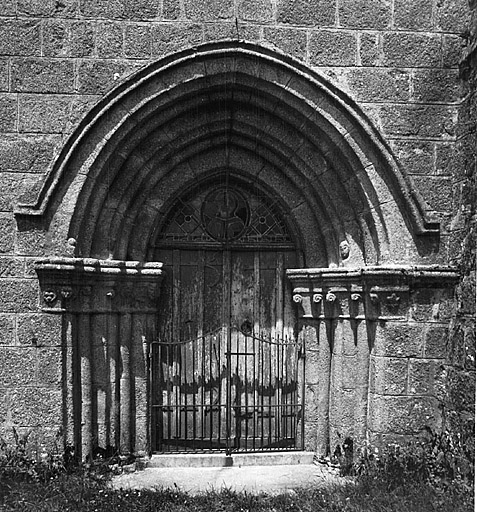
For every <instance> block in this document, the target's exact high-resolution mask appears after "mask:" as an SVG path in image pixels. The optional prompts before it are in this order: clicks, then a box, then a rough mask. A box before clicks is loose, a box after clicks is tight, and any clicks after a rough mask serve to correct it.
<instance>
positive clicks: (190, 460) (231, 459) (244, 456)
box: [146, 451, 314, 468]
mask: <svg viewBox="0 0 477 512" xmlns="http://www.w3.org/2000/svg"><path fill="white" fill-rule="evenodd" d="M313 455H314V453H313V452H304V451H300V452H299V451H296V452H270V453H235V454H233V455H230V456H228V455H225V454H224V453H190V454H189V453H177V454H170V453H167V454H162V453H161V454H156V455H153V456H152V457H151V459H150V460H149V461H148V462H147V463H146V467H148V468H217V467H231V466H235V467H241V466H279V465H280V466H283V465H287V466H290V465H296V464H312V463H313Z"/></svg>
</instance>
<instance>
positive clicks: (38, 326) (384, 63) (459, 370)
mask: <svg viewBox="0 0 477 512" xmlns="http://www.w3.org/2000/svg"><path fill="white" fill-rule="evenodd" d="M0 11H1V12H0V181H1V191H0V255H1V258H0V360H1V361H5V365H4V366H3V367H2V368H3V370H2V376H1V377H0V388H1V389H3V390H4V389H8V392H7V393H6V394H5V399H4V401H3V402H2V404H3V405H2V406H1V407H0V415H1V416H0V419H1V418H3V421H2V425H0V430H1V429H6V428H8V427H10V426H12V425H15V426H21V427H25V428H28V427H32V428H35V426H36V425H37V424H44V425H47V426H48V427H49V428H51V430H52V431H54V430H55V429H57V428H59V427H60V426H61V421H62V420H61V412H60V406H59V404H61V401H62V397H61V393H62V392H61V383H60V380H61V379H60V378H61V375H60V373H59V369H58V368H59V366H60V363H59V358H60V351H59V348H58V347H56V348H55V346H56V344H57V341H55V340H57V339H58V336H61V333H59V331H61V325H60V320H59V316H55V315H48V314H45V313H42V312H41V311H40V307H39V304H40V299H39V288H38V284H37V281H36V274H35V273H34V270H33V266H34V263H33V262H34V261H35V259H37V258H41V257H42V256H45V255H47V254H48V251H49V247H50V246H51V245H52V242H51V239H49V238H48V237H47V235H46V234H45V231H44V229H43V227H42V226H30V225H28V224H22V222H21V221H20V222H17V220H16V219H15V217H14V215H13V210H14V208H15V205H16V203H17V202H18V200H19V198H20V197H23V200H24V201H26V200H32V199H33V198H34V197H35V194H36V191H37V190H38V188H39V187H40V185H41V183H42V179H43V177H44V176H45V175H46V172H47V170H48V169H49V167H50V166H51V164H52V162H53V160H54V158H55V156H57V155H58V153H59V151H60V149H61V147H62V146H63V144H64V143H65V142H66V140H67V138H68V136H70V135H71V134H72V133H73V132H74V130H75V128H76V127H77V126H78V125H79V123H80V122H81V121H82V120H83V119H84V117H85V116H86V114H87V113H88V112H89V111H90V109H91V108H92V107H93V105H94V104H95V103H97V102H98V101H99V100H100V99H101V98H103V97H104V96H105V95H106V94H107V93H108V92H110V91H112V90H113V89H114V88H115V87H116V86H117V85H120V84H121V83H123V82H124V81H125V80H126V79H127V78H128V77H130V76H131V74H133V73H134V72H136V71H138V70H140V69H141V68H143V67H145V66H146V65H148V64H150V63H152V62H154V61H156V60H157V59H159V58H162V57H164V56H166V55H169V54H171V53H173V52H178V51H181V50H184V49H187V48H191V47H196V46H198V45H200V44H202V43H205V42H210V41H217V40H222V39H231V40H247V41H253V42H257V43H258V44H260V45H263V46H264V47H267V48H273V49H276V50H278V51H279V52H283V53H285V54H287V55H290V56H292V57H294V58H296V59H298V60H299V61H301V62H302V63H304V64H306V65H307V66H309V67H310V68H312V69H313V70H315V71H317V72H318V73H320V74H322V75H324V76H326V77H327V78H328V79H329V80H330V81H331V82H332V83H333V84H335V85H336V86H337V87H338V88H340V89H341V90H343V91H344V92H345V93H347V94H349V96H350V98H351V99H352V100H353V101H355V102H356V103H357V104H358V105H359V106H360V108H362V109H363V110H364V111H365V112H366V113H367V114H368V116H369V117H370V118H371V119H372V120H373V122H374V123H375V125H376V127H377V129H378V130H380V131H381V133H382V134H383V136H384V137H385V139H386V143H387V144H390V145H391V146H392V148H393V151H394V154H395V155H396V157H397V159H398V161H399V163H400V165H401V166H402V168H403V169H404V170H405V172H406V174H407V175H409V176H410V177H411V179H412V180H413V187H414V189H415V190H418V191H419V193H420V194H421V195H422V197H423V198H424V200H425V204H426V209H427V211H428V213H429V214H431V213H435V214H438V215H440V216H441V218H448V222H447V224H445V223H443V235H444V236H442V238H441V241H440V247H439V249H438V250H436V255H435V258H434V259H432V257H431V258H430V259H431V262H432V263H437V262H443V263H446V264H447V263H454V264H456V265H459V266H460V268H461V272H462V279H461V284H460V285H459V293H460V295H459V297H460V299H459V301H458V303H456V302H453V300H452V297H446V296H445V294H444V295H443V296H439V297H437V296H436V295H433V296H431V295H432V294H431V293H430V294H429V296H425V292H422V293H421V296H420V297H419V300H418V301H416V303H418V304H417V305H416V307H415V309H414V310H413V313H412V315H413V316H412V317H407V316H406V317H403V319H402V321H399V320H397V319H394V320H390V321H388V322H387V325H386V326H383V325H377V327H376V338H375V345H374V348H373V350H374V356H373V358H372V359H371V361H370V364H371V366H372V367H373V368H374V369H375V370H376V373H375V378H374V380H373V381H372V393H373V394H375V395H376V400H375V402H374V404H375V405H374V406H373V407H371V411H370V422H371V430H372V432H373V436H374V438H375V439H388V438H389V439H390V436H388V434H386V432H387V431H389V432H393V433H396V432H398V433H404V434H405V433H406V432H408V431H409V429H411V430H412V432H417V431H418V429H419V416H418V412H419V410H420V409H422V410H421V411H420V414H421V413H422V414H424V415H427V416H428V417H429V421H430V422H431V423H432V422H434V423H433V424H434V425H441V418H440V417H438V415H437V414H436V403H437V397H439V400H442V401H444V402H446V403H447V404H448V407H449V409H450V410H455V411H458V415H457V416H458V418H463V417H464V416H465V415H466V414H468V413H469V410H470V409H471V407H470V405H469V403H468V402H469V397H470V396H471V395H472V393H473V390H472V389H470V387H471V385H470V384H469V383H468V381H469V380H472V379H471V377H472V376H473V375H474V373H473V372H474V371H475V366H474V364H473V363H472V362H471V358H472V357H473V358H474V362H475V350H474V352H472V348H471V346H472V343H473V340H475V329H474V330H472V320H471V319H470V317H471V316H472V314H473V312H472V309H473V307H475V304H474V299H473V296H472V293H474V296H475V281H473V280H472V277H471V276H472V272H475V256H472V249H471V246H472V244H473V243H475V220H472V219H473V217H472V215H473V213H472V212H474V214H475V191H473V190H472V184H474V186H475V152H473V151H474V150H473V149H471V148H472V147H473V146H474V145H475V140H474V135H473V130H474V129H475V122H476V120H475V102H476V99H475V92H474V91H473V90H470V91H469V90H468V89H467V90H465V89H463V87H462V86H463V83H462V80H461V79H460V78H459V69H458V65H459V61H460V60H461V57H462V55H463V51H464V50H465V48H467V47H468V46H467V45H468V40H467V37H468V36H467V34H468V32H469V31H468V27H469V23H470V18H471V14H472V12H471V9H469V7H468V3H467V2H466V1H465V0H416V1H410V0H395V1H394V2H391V1H390V0H372V1H364V0H363V1H358V2H357V1H356V0H354V1H353V0H315V1H313V2H310V1H307V0H278V1H276V2H272V1H268V0H261V1H260V2H250V1H248V0H243V1H238V0H237V1H233V0H227V1H224V2H221V1H218V0H217V1H215V0H213V1H206V0H201V1H200V2H196V1H192V0H190V1H189V0H186V1H185V2H179V1H176V0H163V1H161V2H160V1H159V0H140V1H138V0H122V1H117V2H105V1H102V0H63V1H62V2H56V1H54V0H28V1H27V0H2V2H1V8H0ZM474 16H475V13H474ZM471 30H474V29H473V28H472V27H471ZM473 80H475V78H473ZM464 98H465V102H464V103H462V100H463V99H464ZM464 126H465V127H466V128H465V129H464V128H463V127H464ZM272 130H273V131H272V135H274V136H276V137H278V138H280V137H283V134H280V133H279V132H278V128H277V127H276V126H274V127H273V128H272ZM292 136H293V135H292V134H289V137H290V138H291V137H292ZM300 151H302V152H303V153H306V152H307V151H309V154H311V153H312V150H311V149H306V148H303V149H301V150H300ZM314 158H315V157H314V156H313V155H311V156H310V161H314ZM254 165H257V164H256V163H254ZM330 187H331V184H330ZM474 190H475V189H474ZM25 194H26V195H25ZM28 194H29V195H28ZM290 195H291V192H290ZM472 204H474V206H472ZM463 207H464V208H466V210H465V211H463V209H462V208H463ZM446 216H447V217H446ZM446 232H447V233H449V235H450V236H447V233H446ZM48 236H50V235H48ZM391 236H392V234H391ZM27 269H29V270H28V273H27V274H26V273H25V272H27ZM26 276H28V277H26ZM436 304H440V310H439V317H438V318H436V317H435V315H436V311H435V305H436ZM433 308H434V309H433ZM449 321H451V329H450V343H451V346H452V347H453V348H452V350H451V351H450V352H446V345H445V343H443V341H442V340H443V339H444V338H445V337H446V336H447V332H448V329H449V328H448V322H449ZM390 338H392V339H393V343H392V344H390V343H389V342H387V341H386V340H387V339H390ZM344 350H348V349H347V348H345V349H344ZM472 354H473V355H472ZM347 357H349V358H350V359H349V360H348V359H347ZM353 357H355V356H354V355H352V354H346V355H344V356H343V361H341V362H342V363H343V368H348V366H349V365H350V361H351V366H352V365H353V364H354V362H355V360H354V359H353ZM22 358H25V370H24V373H21V374H15V368H16V367H19V366H21V365H20V361H21V360H22ZM312 359H313V356H312V355H311V354H310V360H312ZM340 364H341V363H340ZM346 365H348V366H346ZM442 365H444V366H445V365H449V367H452V369H450V370H449V373H448V375H447V377H443V376H442V375H441V373H440V368H441V366H442ZM454 366H455V367H456V368H455V369H454ZM446 367H447V366H446ZM40 369H41V371H40ZM378 369H379V370H378ZM343 372H344V375H345V378H344V380H343V382H344V384H343V386H344V388H345V389H346V392H344V391H343V395H340V397H341V398H340V400H341V399H342V400H343V403H345V402H346V400H351V401H353V400H355V397H352V398H350V397H349V394H348V391H347V390H348V389H349V385H350V384H349V382H348V381H346V375H349V372H347V371H345V370H343ZM15 375H16V376H15ZM446 378H447V383H448V387H449V389H454V390H455V389H457V388H458V387H459V386H461V385H463V383H465V386H466V387H465V389H464V391H462V393H463V395H462V394H460V392H457V391H455V392H454V391H452V392H451V393H450V394H449V395H448V397H447V398H446V397H442V391H441V389H440V386H441V384H442V380H443V379H444V380H445V379H446ZM307 379H308V383H309V384H310V385H312V387H311V388H310V389H309V390H308V391H307V393H309V394H315V393H316V394H317V393H318V390H317V388H316V385H317V383H318V374H317V372H316V371H314V370H313V369H312V368H310V369H308V370H307ZM466 379H467V380H466ZM313 386H315V387H313ZM1 394H2V392H1V391H0V395H1ZM416 397H419V399H422V400H423V401H422V400H421V402H419V400H418V398H416ZM423 397H424V398H423ZM313 400H314V399H313V398H310V401H311V402H313ZM340 403H341V402H340ZM5 404H7V405H5ZM419 404H421V405H419ZM314 407H315V405H313V406H311V407H310V410H311V416H312V417H314V416H316V414H315V413H313V408H314ZM382 408H384V409H386V410H391V409H396V410H397V411H400V412H401V415H400V418H406V420H403V419H401V420H399V419H395V418H392V417H382V416H380V412H379V411H381V410H382ZM423 411H424V412H423ZM336 414H338V413H336ZM343 421H344V422H345V423H347V424H348V423H349V424H352V423H353V421H354V419H353V418H352V417H349V418H345V419H344V420H343ZM453 421H454V423H455V424H457V423H458V420H457V419H455V420H453ZM459 421H460V420H459ZM462 421H464V420H462ZM307 428H308V429H311V430H312V429H316V428H318V426H317V424H316V421H315V419H313V420H311V423H310V425H308V426H307ZM307 435H310V434H307Z"/></svg>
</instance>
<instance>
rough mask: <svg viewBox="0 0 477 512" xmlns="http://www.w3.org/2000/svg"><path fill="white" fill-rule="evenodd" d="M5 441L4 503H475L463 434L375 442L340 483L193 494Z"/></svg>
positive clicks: (451, 507)
mask: <svg viewBox="0 0 477 512" xmlns="http://www.w3.org/2000/svg"><path fill="white" fill-rule="evenodd" d="M14 440H15V443H14V444H13V445H8V444H7V443H5V442H4V441H3V440H2V441H1V443H0V510H2V511H5V512H10V511H25V512H26V511H28V512H30V511H42V512H43V511H44V512H53V511H55V512H56V511H57V512H60V511H61V512H68V511H71V512H73V511H74V512H77V511H79V512H86V511H88V512H99V511H106V512H109V511H124V512H126V511H127V512H146V511H148V512H149V511H167V512H186V511H187V512H189V511H195V512H200V511H207V512H225V511H227V512H229V511H230V512H255V511H257V512H258V511H269V512H285V511H286V512H299V511H303V512H322V511H323V512H325V511H326V512H378V511H379V512H381V511H386V512H401V511H402V512H431V511H432V512H457V511H458V512H467V511H472V510H474V505H473V471H474V470H473V467H474V466H473V455H472V453H470V451H468V450H467V449H466V448H465V446H464V444H463V443H462V442H461V441H460V439H459V437H458V436H457V437H452V436H450V435H449V434H447V433H443V434H437V433H432V432H428V436H427V437H426V438H425V439H421V440H419V441H416V442H413V443H409V444H408V445H407V446H404V447H402V446H397V445H392V446H388V447H387V448H386V449H384V450H382V451H379V450H375V449H372V448H369V449H368V450H367V451H366V453H365V454H364V455H363V456H362V457H360V458H359V460H358V461H357V462H356V463H354V464H349V457H347V458H346V461H345V462H346V464H345V463H343V464H342V473H343V474H344V473H347V474H348V476H346V477H345V476H343V477H342V478H338V479H337V480H336V482H335V483H333V484H328V485H326V486H324V487H320V488H307V489H300V490H297V491H295V492H292V493H284V494H281V495H278V496H270V495H265V494H259V495H255V494H251V493H246V492H240V493H237V492H234V491H232V490H231V489H222V490H221V491H210V492H206V493H203V494H200V495H198V496H191V495H190V494H187V493H185V492H182V491H181V490H180V489H179V488H177V487H176V488H174V489H158V490H155V491H153V490H127V489H120V490H113V489H112V488H111V487H110V486H109V477H110V476H111V467H117V465H111V464H110V462H112V461H111V460H106V459H103V460H100V461H95V462H90V463H89V464H82V465H75V464H73V463H72V460H71V458H70V457H69V456H68V457H65V456H62V457H61V456H60V455H59V454H58V452H56V451H55V452H54V453H53V454H51V453H50V454H47V455H45V454H40V456H39V457H38V456H37V457H33V458H32V457H31V450H29V449H28V446H27V444H28V436H19V435H17V433H16V432H15V434H14Z"/></svg>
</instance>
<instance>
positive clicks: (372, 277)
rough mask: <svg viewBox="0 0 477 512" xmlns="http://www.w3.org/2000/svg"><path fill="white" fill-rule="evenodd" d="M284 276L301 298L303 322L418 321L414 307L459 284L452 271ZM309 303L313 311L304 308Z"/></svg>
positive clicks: (318, 272) (394, 270) (361, 270)
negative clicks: (435, 292) (308, 318)
mask: <svg viewBox="0 0 477 512" xmlns="http://www.w3.org/2000/svg"><path fill="white" fill-rule="evenodd" d="M287 275H288V278H289V279H290V281H291V282H292V284H293V289H294V293H295V294H296V293H298V292H299V294H300V303H301V304H302V306H303V307H302V315H301V316H303V317H305V316H312V317H316V318H336V317H340V318H357V319H360V318H361V319H364V318H368V319H386V318H407V317H408V316H409V315H410V314H411V313H410V311H411V310H412V311H415V313H413V314H415V315H417V314H419V313H418V311H419V307H416V306H415V305H414V304H412V302H413V301H419V300H427V299H425V297H427V296H429V290H441V291H442V290H449V289H452V288H453V286H454V285H455V283H456V282H457V279H458V273H457V271H456V270H455V269H453V268H451V267H437V266H429V267H425V266H422V267H417V266H415V267H408V266H402V267H397V266H396V267H363V268H354V269H353V268H321V269H320V268H318V269H316V268H315V269H295V270H287ZM425 290H427V292H425ZM431 295H432V293H431ZM293 300H294V301H295V302H296V299H295V296H294V299H293ZM308 302H309V303H310V304H314V306H313V307H312V308H306V307H305V306H304V305H306V304H307V303H308ZM436 307H437V306H436ZM421 309H422V308H421ZM416 311H417V313H416ZM433 311H434V310H433ZM434 316H436V315H434Z"/></svg>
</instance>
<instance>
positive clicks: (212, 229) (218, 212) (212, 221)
mask: <svg viewBox="0 0 477 512" xmlns="http://www.w3.org/2000/svg"><path fill="white" fill-rule="evenodd" d="M201 218H202V223H203V225H204V229H205V230H206V231H207V233H208V234H209V235H210V236H211V237H212V238H213V239H215V240H217V241H218V242H225V241H229V240H236V239H237V238H240V236H241V235H242V234H243V233H244V231H245V230H246V228H247V226H248V223H249V220H250V207H249V205H248V203H247V201H246V199H245V198H244V197H243V195H242V194H240V193H239V192H238V191H237V190H231V189H229V188H226V187H220V188H218V189H215V190H212V192H210V193H209V194H207V197H206V198H205V200H204V203H203V205H202V211H201Z"/></svg>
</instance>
